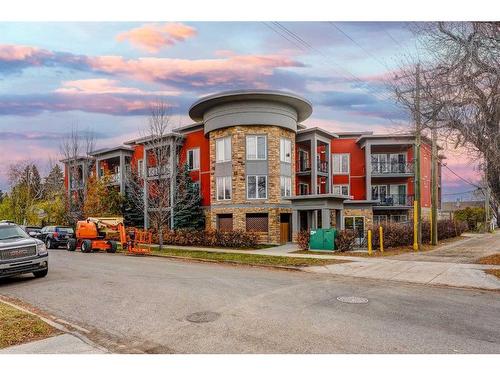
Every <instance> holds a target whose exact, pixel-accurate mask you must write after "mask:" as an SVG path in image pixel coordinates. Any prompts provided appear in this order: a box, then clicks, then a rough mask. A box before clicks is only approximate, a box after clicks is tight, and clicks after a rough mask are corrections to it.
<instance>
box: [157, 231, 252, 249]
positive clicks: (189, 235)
mask: <svg viewBox="0 0 500 375" xmlns="http://www.w3.org/2000/svg"><path fill="white" fill-rule="evenodd" d="M153 242H155V243H158V234H157V233H154V234H153ZM163 243H164V244H165V245H179V246H209V247H236V248H252V247H255V246H257V240H256V238H255V236H253V235H252V234H251V233H246V232H243V231H238V230H235V231H228V232H220V231H215V230H194V229H177V230H164V231H163Z"/></svg>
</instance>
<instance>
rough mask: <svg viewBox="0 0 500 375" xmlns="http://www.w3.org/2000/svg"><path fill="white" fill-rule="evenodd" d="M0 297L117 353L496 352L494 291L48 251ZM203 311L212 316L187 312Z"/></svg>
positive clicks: (498, 326)
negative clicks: (44, 267) (45, 271)
mask: <svg viewBox="0 0 500 375" xmlns="http://www.w3.org/2000/svg"><path fill="white" fill-rule="evenodd" d="M0 294H1V295H5V296H10V297H15V298H19V299H21V300H24V301H25V302H27V303H30V304H32V305H34V306H36V307H38V308H41V309H42V310H45V311H47V312H48V313H51V314H54V315H56V316H58V317H60V318H62V319H65V320H67V321H69V322H72V323H75V324H78V325H80V326H82V327H84V328H86V329H88V330H90V331H91V333H90V337H91V338H92V339H94V340H95V341H96V342H98V343H99V344H101V345H104V346H106V347H108V348H109V349H111V350H112V351H118V352H137V351H139V352H150V353H157V352H159V353H500V294H499V293H497V292H486V291H479V290H462V289H453V288H444V287H430V286H420V285H411V284H405V283H397V282H384V281H376V280H367V279H357V278H347V277H333V276H329V275H313V274H308V273H302V272H292V271H278V270H270V269H262V268H250V267H237V266H226V265H217V264H206V263H190V262H183V261H174V260H168V259H160V258H137V257H127V256H123V255H111V254H82V253H79V252H75V253H69V252H67V251H65V250H51V252H50V271H49V275H48V276H47V277H46V278H45V279H36V280H35V279H32V278H31V277H29V276H26V277H18V278H13V279H10V280H4V281H0ZM339 296H358V297H365V298H368V300H369V302H368V303H366V304H347V303H343V302H339V301H338V300H337V297H339ZM197 312H210V314H205V315H202V318H203V317H208V318H212V319H214V318H215V320H214V321H212V322H206V323H193V322H190V321H188V320H187V316H189V315H190V314H193V313H197ZM214 313H215V314H214ZM196 317H197V316H195V318H196Z"/></svg>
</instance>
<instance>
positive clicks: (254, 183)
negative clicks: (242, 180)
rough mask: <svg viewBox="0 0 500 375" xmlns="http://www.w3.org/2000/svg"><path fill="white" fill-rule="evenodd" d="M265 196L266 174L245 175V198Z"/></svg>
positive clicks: (262, 197) (261, 197)
mask: <svg viewBox="0 0 500 375" xmlns="http://www.w3.org/2000/svg"><path fill="white" fill-rule="evenodd" d="M266 198H267V176H247V199H266Z"/></svg>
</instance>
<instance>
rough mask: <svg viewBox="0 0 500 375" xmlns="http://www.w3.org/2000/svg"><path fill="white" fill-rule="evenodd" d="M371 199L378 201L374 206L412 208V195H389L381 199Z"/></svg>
mask: <svg viewBox="0 0 500 375" xmlns="http://www.w3.org/2000/svg"><path fill="white" fill-rule="evenodd" d="M372 198H373V199H375V200H378V202H377V203H375V205H376V206H389V207H398V206H400V207H401V206H407V207H408V206H413V195H402V194H389V195H384V196H381V197H372Z"/></svg>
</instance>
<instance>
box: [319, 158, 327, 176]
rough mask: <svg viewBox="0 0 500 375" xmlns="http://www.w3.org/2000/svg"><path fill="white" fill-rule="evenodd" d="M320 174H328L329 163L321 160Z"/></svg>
mask: <svg viewBox="0 0 500 375" xmlns="http://www.w3.org/2000/svg"><path fill="white" fill-rule="evenodd" d="M317 166H318V172H320V173H328V162H327V161H322V160H319V158H318V161H317Z"/></svg>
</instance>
